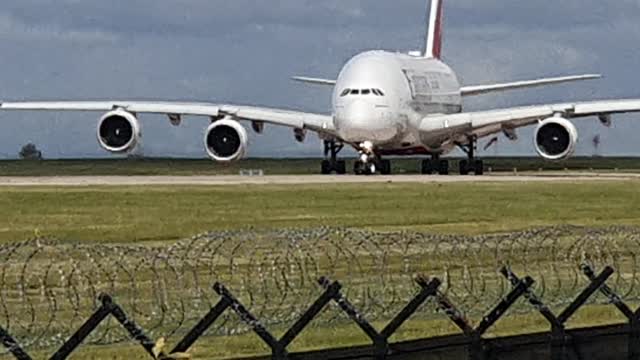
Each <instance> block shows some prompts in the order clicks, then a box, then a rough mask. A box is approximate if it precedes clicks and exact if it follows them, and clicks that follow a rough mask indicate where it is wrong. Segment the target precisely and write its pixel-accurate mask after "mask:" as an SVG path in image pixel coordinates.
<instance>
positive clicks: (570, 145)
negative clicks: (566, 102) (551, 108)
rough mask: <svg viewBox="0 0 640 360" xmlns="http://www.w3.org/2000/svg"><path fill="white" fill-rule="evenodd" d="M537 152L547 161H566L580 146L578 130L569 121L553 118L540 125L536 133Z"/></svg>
mask: <svg viewBox="0 0 640 360" xmlns="http://www.w3.org/2000/svg"><path fill="white" fill-rule="evenodd" d="M534 143H535V147H536V151H537V152H538V154H540V156H542V157H543V158H545V159H547V160H564V159H567V158H568V157H570V156H571V155H573V153H574V151H575V150H576V145H577V144H578V129H576V127H575V125H573V123H571V122H570V121H569V120H567V119H564V118H561V117H552V118H549V119H547V120H544V121H543V122H541V123H540V125H538V127H537V128H536V131H535V133H534Z"/></svg>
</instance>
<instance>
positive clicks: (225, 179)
mask: <svg viewBox="0 0 640 360" xmlns="http://www.w3.org/2000/svg"><path fill="white" fill-rule="evenodd" d="M631 180H636V181H638V180H640V174H624V173H607V174H596V173H543V174H526V175H525V174H523V175H514V174H508V175H507V174H494V175H485V176H480V177H476V176H455V175H452V176H422V175H393V176H353V175H346V176H325V175H283V176H60V177H56V176H52V177H51V176H43V177H0V186H100V185H114V186H116V185H120V186H131V185H220V186H224V185H251V184H255V185H269V184H273V185H288V184H291V185H293V184H335V183H465V182H468V183H478V182H590V181H631Z"/></svg>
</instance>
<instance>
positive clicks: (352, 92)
mask: <svg viewBox="0 0 640 360" xmlns="http://www.w3.org/2000/svg"><path fill="white" fill-rule="evenodd" d="M351 95H360V90H357V89H354V90H351Z"/></svg>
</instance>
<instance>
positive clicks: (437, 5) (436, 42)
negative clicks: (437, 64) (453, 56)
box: [423, 0, 444, 59]
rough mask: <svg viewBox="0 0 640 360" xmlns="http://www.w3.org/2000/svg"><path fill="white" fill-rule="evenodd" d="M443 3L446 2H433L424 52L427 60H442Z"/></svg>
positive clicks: (434, 0)
mask: <svg viewBox="0 0 640 360" xmlns="http://www.w3.org/2000/svg"><path fill="white" fill-rule="evenodd" d="M443 3H444V0H431V12H430V13H429V25H428V26H429V27H428V29H427V37H426V43H425V48H424V52H423V56H424V57H425V58H431V59H440V58H441V57H442V28H443V27H442V24H443V16H444V10H443Z"/></svg>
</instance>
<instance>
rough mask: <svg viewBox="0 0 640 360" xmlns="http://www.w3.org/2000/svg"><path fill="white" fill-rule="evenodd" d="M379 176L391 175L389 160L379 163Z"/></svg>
mask: <svg viewBox="0 0 640 360" xmlns="http://www.w3.org/2000/svg"><path fill="white" fill-rule="evenodd" d="M380 174H382V175H391V161H389V160H382V161H380Z"/></svg>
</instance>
